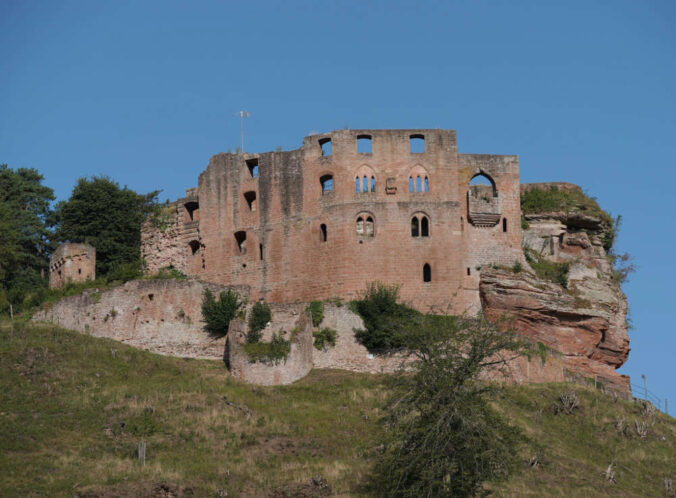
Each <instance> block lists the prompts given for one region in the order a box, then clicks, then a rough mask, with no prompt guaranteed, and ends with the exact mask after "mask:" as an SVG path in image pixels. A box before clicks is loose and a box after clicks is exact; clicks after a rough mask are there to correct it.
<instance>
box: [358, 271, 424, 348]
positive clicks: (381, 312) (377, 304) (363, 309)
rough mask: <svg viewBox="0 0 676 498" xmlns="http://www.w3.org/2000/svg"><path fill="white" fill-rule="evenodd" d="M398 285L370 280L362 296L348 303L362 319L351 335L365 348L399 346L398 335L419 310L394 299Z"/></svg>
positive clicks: (397, 295)
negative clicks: (361, 324) (362, 324)
mask: <svg viewBox="0 0 676 498" xmlns="http://www.w3.org/2000/svg"><path fill="white" fill-rule="evenodd" d="M398 297H399V286H397V285H387V284H384V283H382V282H370V283H368V284H367V287H366V292H365V293H364V296H363V298H362V299H358V300H355V301H352V302H351V303H350V306H351V308H352V310H353V311H354V312H356V313H357V314H359V315H360V316H361V317H362V319H363V320H364V327H365V329H359V330H357V329H355V337H356V338H357V341H359V342H360V343H361V344H362V345H364V346H365V347H366V348H367V349H369V351H374V352H385V351H389V350H393V349H397V348H400V347H401V346H402V342H401V335H402V333H403V332H404V331H405V330H406V329H407V327H408V325H409V324H410V323H411V321H412V320H413V319H414V318H415V317H416V316H418V315H419V313H418V312H417V311H416V310H414V309H412V308H410V307H408V306H406V305H405V304H402V303H399V302H397V299H398Z"/></svg>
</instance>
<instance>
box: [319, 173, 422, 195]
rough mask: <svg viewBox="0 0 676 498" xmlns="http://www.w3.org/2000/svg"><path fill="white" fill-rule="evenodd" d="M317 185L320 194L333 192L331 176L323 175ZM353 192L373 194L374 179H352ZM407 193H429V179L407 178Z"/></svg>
mask: <svg viewBox="0 0 676 498" xmlns="http://www.w3.org/2000/svg"><path fill="white" fill-rule="evenodd" d="M319 183H320V184H321V186H322V194H325V193H327V192H333V176H331V175H324V176H322V177H321V178H320V179H319ZM354 191H355V193H357V194H359V193H364V192H375V191H376V177H375V176H372V177H371V178H370V181H369V177H368V176H367V175H364V176H363V177H361V178H359V177H358V176H356V177H355V178H354ZM408 191H409V192H429V191H430V182H429V179H428V178H427V177H426V176H425V177H420V176H417V177H416V178H415V180H414V179H413V177H412V176H410V177H409V178H408Z"/></svg>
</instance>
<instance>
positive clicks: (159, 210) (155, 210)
mask: <svg viewBox="0 0 676 498" xmlns="http://www.w3.org/2000/svg"><path fill="white" fill-rule="evenodd" d="M148 219H149V220H150V225H151V226H153V227H154V228H157V229H158V230H159V231H160V232H166V231H167V229H168V228H169V227H170V226H171V225H172V224H173V222H174V220H175V219H176V207H175V206H174V204H172V203H170V202H169V201H165V202H164V204H157V203H156V204H154V205H153V206H152V208H151V210H150V216H149V218H148Z"/></svg>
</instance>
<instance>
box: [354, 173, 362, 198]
mask: <svg viewBox="0 0 676 498" xmlns="http://www.w3.org/2000/svg"><path fill="white" fill-rule="evenodd" d="M360 185H361V184H360V183H359V177H356V178H355V179H354V191H355V192H356V193H357V194H358V193H359V192H360V190H361V189H360Z"/></svg>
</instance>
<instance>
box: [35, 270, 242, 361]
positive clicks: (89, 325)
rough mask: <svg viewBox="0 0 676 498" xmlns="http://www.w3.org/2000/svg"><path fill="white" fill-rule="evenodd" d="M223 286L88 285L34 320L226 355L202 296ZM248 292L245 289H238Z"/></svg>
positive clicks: (153, 346)
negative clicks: (206, 317) (207, 327)
mask: <svg viewBox="0 0 676 498" xmlns="http://www.w3.org/2000/svg"><path fill="white" fill-rule="evenodd" d="M205 288H209V289H210V290H211V291H212V292H214V293H215V294H218V293H219V292H220V291H221V290H224V287H223V286H219V285H214V284H205V283H203V282H198V281H196V280H135V281H131V282H127V283H126V284H124V285H122V286H120V287H116V288H113V289H108V290H102V291H99V290H97V289H88V290H86V291H84V292H83V293H82V294H80V295H77V296H70V297H66V298H63V299H61V300H60V301H58V302H57V303H54V305H53V306H52V307H51V308H49V309H47V310H42V311H39V312H38V313H36V314H35V315H34V316H33V320H36V321H46V322H52V323H55V324H57V325H59V326H61V327H64V328H68V329H71V330H77V331H80V332H84V333H87V334H91V335H93V336H96V337H108V338H111V339H115V340H118V341H121V342H123V343H125V344H129V345H132V346H136V347H140V348H143V349H146V350H148V351H153V352H155V353H162V354H170V355H174V356H186V357H192V358H221V357H222V355H223V348H224V345H225V339H224V338H213V337H210V336H209V335H208V334H207V333H205V332H204V330H203V326H204V324H203V323H202V321H201V319H202V312H201V304H202V296H203V293H204V289H205ZM235 290H236V291H237V292H238V293H239V294H240V295H242V296H244V297H246V296H247V294H248V291H247V289H246V288H241V287H240V288H235Z"/></svg>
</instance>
